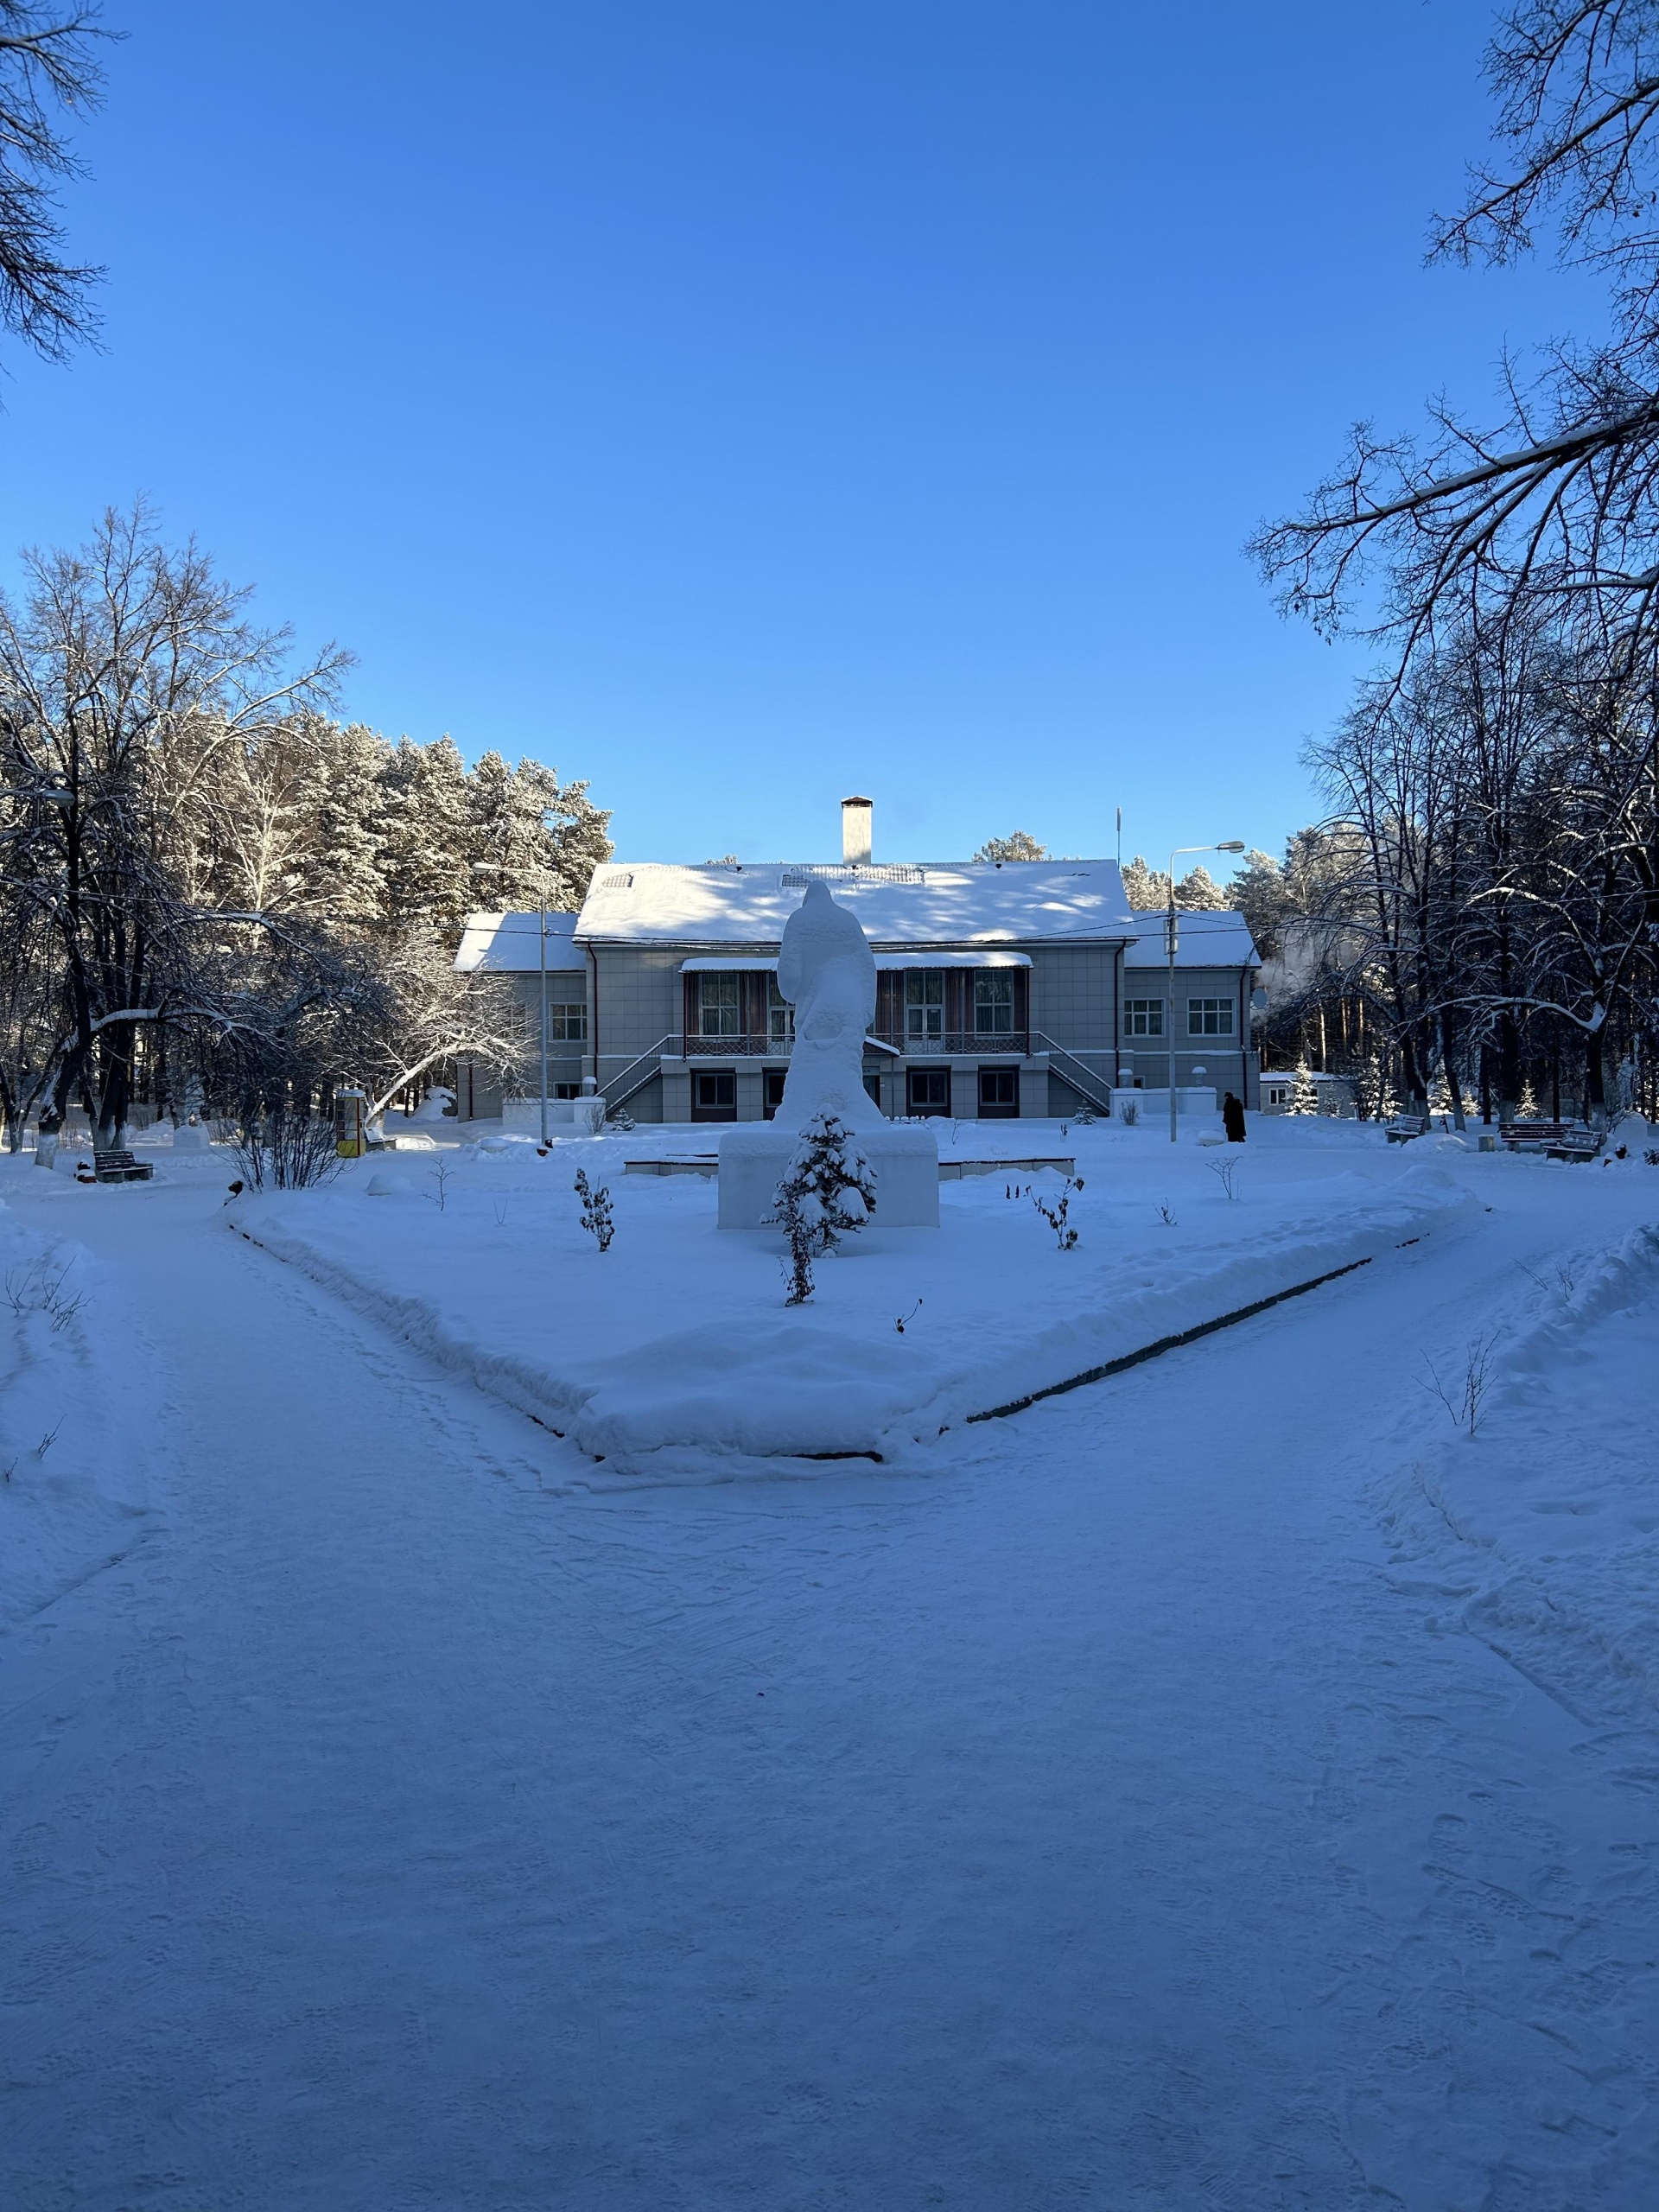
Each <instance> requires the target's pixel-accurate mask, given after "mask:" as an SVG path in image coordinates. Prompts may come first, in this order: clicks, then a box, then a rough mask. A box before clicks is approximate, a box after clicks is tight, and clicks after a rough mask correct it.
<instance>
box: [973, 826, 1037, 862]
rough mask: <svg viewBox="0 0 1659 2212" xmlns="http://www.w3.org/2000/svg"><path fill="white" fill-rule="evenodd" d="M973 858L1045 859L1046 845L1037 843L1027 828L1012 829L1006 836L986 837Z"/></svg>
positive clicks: (997, 859) (988, 859)
mask: <svg viewBox="0 0 1659 2212" xmlns="http://www.w3.org/2000/svg"><path fill="white" fill-rule="evenodd" d="M974 858H975V859H976V861H1046V859H1047V858H1048V847H1047V846H1046V845H1039V843H1038V842H1037V840H1036V839H1035V838H1034V837H1033V836H1032V834H1031V832H1030V830H1029V829H1014V830H1011V831H1010V832H1009V834H1008V835H1007V836H1006V837H988V838H987V839H986V840H985V842H984V843H983V844H982V846H981V847H980V849H979V850H978V851H977V852H976V854H975V855H974Z"/></svg>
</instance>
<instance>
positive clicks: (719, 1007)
mask: <svg viewBox="0 0 1659 2212" xmlns="http://www.w3.org/2000/svg"><path fill="white" fill-rule="evenodd" d="M728 992H729V994H730V996H729V998H728V996H727V994H728ZM711 1015H717V1016H718V1017H719V1020H718V1022H717V1024H716V1026H715V1027H713V1028H711V1027H709V1017H710V1016H711ZM728 1015H729V1016H730V1020H728V1019H727V1017H728ZM742 1033H743V994H742V991H741V988H740V979H739V977H738V976H736V975H735V974H733V973H729V972H728V973H724V974H715V975H709V974H703V975H700V976H698V977H697V1034H698V1036H699V1037H714V1038H723V1037H740V1036H741V1035H742Z"/></svg>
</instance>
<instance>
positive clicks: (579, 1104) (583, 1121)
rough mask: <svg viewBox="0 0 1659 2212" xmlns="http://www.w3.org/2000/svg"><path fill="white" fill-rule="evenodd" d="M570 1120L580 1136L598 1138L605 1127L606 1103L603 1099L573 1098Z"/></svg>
mask: <svg viewBox="0 0 1659 2212" xmlns="http://www.w3.org/2000/svg"><path fill="white" fill-rule="evenodd" d="M570 1119H571V1121H572V1122H574V1123H575V1128H576V1132H577V1134H578V1135H580V1136H584V1137H596V1136H597V1135H599V1133H600V1131H601V1129H602V1128H604V1126H605V1101H604V1100H603V1099H602V1098H573V1099H572V1100H571V1102H570Z"/></svg>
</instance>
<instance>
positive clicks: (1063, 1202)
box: [1031, 1175, 1083, 1252]
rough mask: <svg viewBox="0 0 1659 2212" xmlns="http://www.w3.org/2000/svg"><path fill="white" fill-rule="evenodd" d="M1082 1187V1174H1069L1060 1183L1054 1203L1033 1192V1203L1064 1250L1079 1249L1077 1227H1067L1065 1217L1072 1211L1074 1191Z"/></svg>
mask: <svg viewBox="0 0 1659 2212" xmlns="http://www.w3.org/2000/svg"><path fill="white" fill-rule="evenodd" d="M1082 1188H1083V1178H1082V1176H1081V1175H1068V1176H1067V1177H1066V1179H1065V1182H1064V1183H1063V1184H1062V1185H1060V1195H1059V1197H1058V1198H1057V1199H1056V1200H1055V1202H1054V1204H1053V1205H1049V1203H1048V1201H1047V1199H1046V1198H1040V1197H1038V1196H1036V1195H1035V1194H1033V1198H1032V1201H1031V1203H1032V1204H1033V1205H1034V1206H1035V1207H1036V1209H1037V1211H1038V1212H1039V1214H1041V1216H1042V1217H1043V1219H1044V1220H1045V1221H1046V1223H1047V1224H1048V1225H1049V1227H1050V1228H1051V1229H1052V1230H1053V1232H1054V1236H1055V1239H1056V1241H1057V1242H1058V1245H1059V1248H1060V1249H1061V1251H1062V1252H1071V1251H1074V1250H1075V1249H1077V1230H1075V1229H1068V1228H1067V1226H1066V1219H1065V1217H1066V1216H1067V1214H1069V1213H1070V1212H1071V1193H1072V1192H1073V1191H1080V1190H1081V1189H1082Z"/></svg>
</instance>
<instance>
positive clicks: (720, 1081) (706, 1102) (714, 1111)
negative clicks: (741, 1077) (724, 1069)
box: [691, 1070, 737, 1122]
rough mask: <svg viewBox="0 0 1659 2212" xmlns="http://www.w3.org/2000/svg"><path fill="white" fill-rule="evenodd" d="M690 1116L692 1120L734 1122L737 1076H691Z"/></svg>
mask: <svg viewBox="0 0 1659 2212" xmlns="http://www.w3.org/2000/svg"><path fill="white" fill-rule="evenodd" d="M691 1118H692V1120H693V1121H694V1122H734V1121H735V1120H736V1119H737V1077H735V1076H734V1075H729V1074H723V1073H722V1074H719V1075H705V1074H704V1073H702V1071H701V1070H699V1071H698V1072H697V1073H696V1075H694V1076H693V1077H692V1078H691Z"/></svg>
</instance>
